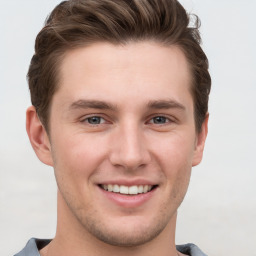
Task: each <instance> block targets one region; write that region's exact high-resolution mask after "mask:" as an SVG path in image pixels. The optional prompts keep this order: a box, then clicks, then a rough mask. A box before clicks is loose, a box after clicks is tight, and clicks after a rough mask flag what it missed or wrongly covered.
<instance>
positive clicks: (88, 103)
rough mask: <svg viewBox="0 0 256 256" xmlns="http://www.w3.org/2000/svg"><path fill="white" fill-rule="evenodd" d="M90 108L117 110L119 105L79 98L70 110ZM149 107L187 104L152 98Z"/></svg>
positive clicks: (172, 106)
mask: <svg viewBox="0 0 256 256" xmlns="http://www.w3.org/2000/svg"><path fill="white" fill-rule="evenodd" d="M88 108H94V109H104V110H112V111H116V110H117V106H115V105H113V104H111V103H107V102H105V101H100V100H84V99H83V100H77V101H75V102H73V103H72V104H71V105H70V107H69V110H75V109H88ZM147 108H150V109H171V108H176V109H181V110H185V109H186V108H185V106H183V105H182V104H181V103H179V102H177V101H175V100H172V99H168V100H150V101H149V102H148V104H147Z"/></svg>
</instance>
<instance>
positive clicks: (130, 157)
mask: <svg viewBox="0 0 256 256" xmlns="http://www.w3.org/2000/svg"><path fill="white" fill-rule="evenodd" d="M189 22H190V21H189V16H188V15H187V14H186V12H185V10H184V9H183V7H182V6H181V5H180V4H179V3H178V2H177V1H173V0H155V1H146V0H141V1H136V0H134V1H125V0H123V1H121V0H120V1H107V0H100V1H97V0H93V1H89V0H88V1H86V0H84V1H81V0H80V1H78V0H77V1H75V0H73V1H72V0H71V1H65V2H63V3H61V4H60V5H59V6H57V7H56V8H55V9H54V11H53V12H52V13H51V15H50V16H49V18H48V20H47V22H46V26H45V27H44V28H43V30H42V31H41V32H40V33H39V35H38V37H37V39H36V53H35V55H34V56H33V58H32V61H31V65H30V69H29V73H28V79H29V86H30V90H31V97H32V104H33V105H34V107H33V108H30V109H29V110H28V112H27V120H28V121H27V130H28V134H29V137H30V140H31V143H32V145H33V147H34V150H35V152H36V153H37V155H38V157H39V159H40V160H41V161H42V162H44V163H46V164H48V165H52V166H53V167H54V170H55V176H56V180H57V184H58V188H59V197H58V202H59V209H61V210H59V216H61V217H60V218H59V222H61V224H60V225H58V226H59V227H60V226H61V227H62V228H61V229H62V230H63V229H64V228H63V227H65V228H66V230H68V232H69V235H71V234H73V237H76V238H77V239H79V237H82V236H86V241H95V240H94V239H95V238H97V239H98V240H99V241H103V242H105V243H107V244H110V245H115V246H123V247H125V246H138V245H143V244H145V243H148V242H149V241H153V240H154V238H156V237H158V238H159V237H162V239H166V241H167V243H168V244H169V241H170V239H174V238H173V236H174V226H175V216H176V211H177V208H178V207H179V205H180V203H181V202H182V200H183V198H184V196H185V193H186V190H187V187H188V183H189V178H190V173H191V167H192V166H195V165H197V164H198V163H199V162H200V161H201V158H202V153H203V148H204V141H205V138H206V134H207V103H208V94H209V91H210V76H209V73H208V62H207V58H206V56H205V54H204V53H203V51H202V49H201V48H200V45H199V43H200V37H199V32H198V27H197V26H198V21H197V19H196V21H195V26H194V27H188V26H189ZM127 193H130V195H127ZM170 231H171V232H170ZM172 235H173V236H172ZM170 236H171V237H170ZM90 239H91V240H90ZM98 240H97V241H98ZM83 241H84V240H83Z"/></svg>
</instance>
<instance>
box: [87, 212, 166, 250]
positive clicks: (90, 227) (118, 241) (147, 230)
mask: <svg viewBox="0 0 256 256" xmlns="http://www.w3.org/2000/svg"><path fill="white" fill-rule="evenodd" d="M157 219H158V221H156V219H151V220H147V221H145V217H143V216H140V217H135V216H130V217H128V216H126V217H120V219H119V220H118V221H117V220H113V221H108V222H105V223H102V222H99V221H95V220H92V219H90V220H88V219H87V221H86V223H84V224H85V225H83V226H84V228H86V229H87V231H88V232H89V233H90V234H91V235H93V236H94V237H95V238H97V239H98V240H100V241H102V242H104V243H106V244H109V245H113V246H120V247H135V246H140V245H143V244H146V243H148V242H150V241H152V240H153V239H154V238H156V237H157V236H158V235H159V234H160V233H161V232H162V231H163V230H164V229H165V227H166V226H167V225H168V222H169V221H168V220H169V218H167V216H162V218H157Z"/></svg>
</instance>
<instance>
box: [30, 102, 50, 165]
mask: <svg viewBox="0 0 256 256" xmlns="http://www.w3.org/2000/svg"><path fill="white" fill-rule="evenodd" d="M26 130H27V134H28V137H29V140H30V143H31V145H32V147H33V149H34V151H35V153H36V155H37V157H38V158H39V160H40V161H41V162H43V163H44V164H47V165H50V166H53V160H52V154H51V144H50V140H49V137H48V134H47V132H46V130H45V128H44V126H43V125H42V123H41V121H40V120H39V118H38V116H37V113H36V110H35V107H34V106H31V107H29V108H28V109H27V112H26Z"/></svg>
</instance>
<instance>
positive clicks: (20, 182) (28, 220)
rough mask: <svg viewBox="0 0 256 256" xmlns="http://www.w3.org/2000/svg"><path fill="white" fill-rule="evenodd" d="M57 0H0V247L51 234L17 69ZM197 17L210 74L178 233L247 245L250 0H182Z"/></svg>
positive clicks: (255, 176)
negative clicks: (204, 121)
mask: <svg viewBox="0 0 256 256" xmlns="http://www.w3.org/2000/svg"><path fill="white" fill-rule="evenodd" d="M59 2H60V1H56V0H55V1H54V0H44V1H39V0H23V1H20V0H12V1H3V0H1V1H0V4H1V5H0V19H1V22H0V33H1V36H0V46H1V47H0V72H1V76H0V89H1V90H0V129H1V130H0V131H1V132H0V254H1V255H13V254H14V253H15V252H17V251H19V250H20V249H22V248H23V247H24V245H25V243H26V241H27V240H28V239H29V238H30V237H40V238H49V237H53V236H54V232H55V226H56V184H55V181H54V175H53V171H52V169H51V168H49V167H47V166H45V165H43V164H41V163H40V162H39V161H38V160H37V158H36V156H35V154H34V152H33V151H32V149H31V147H30V144H29V141H28V139H27V136H26V132H25V110H26V108H27V106H29V105H30V99H29V92H28V89H27V83H26V78H25V76H26V72H27V69H28V65H29V61H30V58H31V56H32V54H33V45H34V39H35V37H36V34H37V33H38V32H39V30H40V29H41V27H42V26H43V22H44V20H45V18H46V15H47V14H48V13H49V12H50V11H51V9H52V8H53V7H54V6H55V5H56V4H57V3H59ZM181 2H182V3H183V4H184V5H185V6H186V8H187V9H188V10H189V11H191V12H194V13H196V14H198V15H199V17H200V18H201V21H202V28H201V33H202V37H203V48H204V50H205V51H206V53H207V55H208V57H209V60H210V72H211V75H212V80H213V87H212V93H211V98H210V124H209V136H208V141H207V144H206V150H205V155H204V160H203V162H202V164H201V165H200V166H199V167H196V168H194V170H193V175H192V179H191V185H190V188H189V191H188V194H187V197H186V199H185V201H184V203H183V205H182V207H181V208H180V210H179V217H178V225H177V243H186V242H194V243H196V244H198V245H199V246H200V247H201V248H202V249H203V250H204V251H206V252H207V253H208V254H209V255H210V256H224V255H233V256H240V255H251V256H253V255H254V256H255V255H256V250H255V245H256V186H255V183H256V167H255V159H256V134H255V127H256V115H255V111H256V100H255V97H256V50H255V45H256V29H255V24H256V21H255V10H256V1H254V0H243V1H241V0H239V1H238V0H233V1H231V0H216V1H213V0H211V1H210V0H182V1H181Z"/></svg>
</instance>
